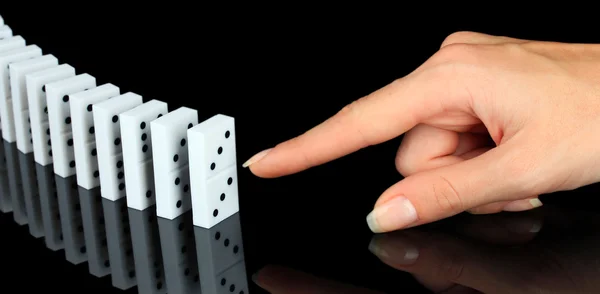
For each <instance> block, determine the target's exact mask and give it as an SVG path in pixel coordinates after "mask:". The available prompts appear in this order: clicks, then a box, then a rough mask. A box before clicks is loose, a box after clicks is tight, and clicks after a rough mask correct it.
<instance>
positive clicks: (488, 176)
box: [244, 32, 600, 233]
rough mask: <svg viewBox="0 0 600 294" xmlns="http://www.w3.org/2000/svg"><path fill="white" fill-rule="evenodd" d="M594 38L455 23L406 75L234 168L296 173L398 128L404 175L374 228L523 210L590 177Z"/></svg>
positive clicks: (597, 177)
mask: <svg viewBox="0 0 600 294" xmlns="http://www.w3.org/2000/svg"><path fill="white" fill-rule="evenodd" d="M599 130H600V45H595V44H567V43H557V42H540V41H530V40H521V39H514V38H509V37H499V36H491V35H486V34H480V33H475V32H458V33H454V34H452V35H450V36H448V37H447V38H446V39H445V40H444V42H443V43H442V45H441V48H440V50H439V51H438V52H437V53H435V54H434V55H433V56H431V57H430V58H429V59H428V60H427V61H426V62H425V63H424V64H422V65H421V66H420V67H418V68H417V69H415V70H414V71H413V72H411V73H410V74H408V75H407V76H405V77H402V78H399V79H397V80H395V81H393V82H391V83H390V84H388V85H386V86H384V87H383V88H381V89H379V90H377V91H375V92H373V93H371V94H370V95H368V96H366V97H362V98H360V99H358V100H356V101H354V102H352V103H350V104H349V105H348V106H346V107H344V108H343V109H342V110H341V111H339V112H338V113H337V114H335V115H334V116H332V117H331V118H329V119H328V120H326V121H324V122H323V123H322V124H320V125H318V126H316V127H314V128H312V129H310V130H309V131H307V132H306V133H304V134H302V135H300V136H298V137H296V138H293V139H291V140H288V141H286V142H283V143H280V144H278V145H277V146H275V147H273V148H270V149H267V150H265V151H263V152H260V153H258V154H257V155H255V156H253V157H252V158H251V159H249V160H248V161H247V162H246V163H245V164H244V166H246V167H249V168H250V170H251V171H252V173H254V174H255V175H256V176H259V177H263V178H275V177H281V176H284V175H290V174H294V173H298V172H301V171H303V170H306V169H308V168H311V167H314V166H317V165H321V164H324V163H327V162H330V161H333V160H335V159H337V158H340V157H342V156H345V155H348V154H350V153H353V152H355V151H358V150H359V149H362V148H366V147H368V146H372V145H376V144H380V143H383V142H386V141H388V140H391V139H393V138H395V137H398V136H400V135H402V134H405V136H404V139H403V141H402V144H401V146H400V148H399V149H398V153H397V155H396V160H395V164H396V167H397V170H398V171H399V172H400V173H401V174H402V175H403V176H405V178H404V179H402V180H401V181H399V182H398V183H396V184H394V185H393V186H391V187H390V188H389V189H387V190H386V191H385V192H384V193H383V194H382V195H381V196H380V198H379V199H378V200H377V202H376V203H375V206H374V209H373V211H372V212H371V213H370V214H369V215H368V216H367V223H368V225H369V227H370V228H371V230H372V231H373V232H376V233H380V232H389V231H394V230H400V229H404V228H408V227H414V226H418V225H421V224H425V223H429V222H433V221H436V220H440V219H443V218H447V217H450V216H452V215H455V214H458V213H461V212H463V211H468V212H471V213H476V214H485V213H496V212H500V211H523V210H529V209H533V208H536V207H539V206H541V205H542V203H541V202H540V201H539V199H538V198H537V197H538V195H540V194H544V193H550V192H555V191H561V190H572V189H575V188H578V187H581V186H584V185H588V184H592V183H595V182H598V181H600V152H599V150H600V131H599Z"/></svg>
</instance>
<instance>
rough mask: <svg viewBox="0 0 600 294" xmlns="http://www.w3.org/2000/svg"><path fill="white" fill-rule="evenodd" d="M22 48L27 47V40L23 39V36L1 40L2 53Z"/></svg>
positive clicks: (0, 49) (0, 50)
mask: <svg viewBox="0 0 600 294" xmlns="http://www.w3.org/2000/svg"><path fill="white" fill-rule="evenodd" d="M20 47H25V39H23V37H21V36H14V37H9V38H6V39H3V40H0V53H1V52H5V51H9V50H13V49H17V48H20Z"/></svg>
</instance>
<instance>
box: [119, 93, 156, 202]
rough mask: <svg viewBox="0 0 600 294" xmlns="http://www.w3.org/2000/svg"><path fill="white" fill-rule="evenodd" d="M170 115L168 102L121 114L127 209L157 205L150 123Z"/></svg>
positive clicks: (149, 102) (150, 102)
mask: <svg viewBox="0 0 600 294" xmlns="http://www.w3.org/2000/svg"><path fill="white" fill-rule="evenodd" d="M167 113H168V106H167V103H165V102H162V101H158V100H151V101H148V102H146V103H144V104H142V105H140V106H138V107H136V108H133V109H131V110H128V111H126V112H123V113H121V115H120V120H121V135H122V141H123V143H122V144H123V163H124V167H125V186H126V189H125V190H126V192H127V206H128V207H130V208H133V209H136V210H144V209H146V208H148V207H150V206H152V205H154V204H155V203H156V197H155V194H156V193H155V190H154V171H153V164H152V135H151V133H152V132H150V124H151V122H152V121H153V120H155V119H157V118H159V117H161V116H163V115H165V114H167Z"/></svg>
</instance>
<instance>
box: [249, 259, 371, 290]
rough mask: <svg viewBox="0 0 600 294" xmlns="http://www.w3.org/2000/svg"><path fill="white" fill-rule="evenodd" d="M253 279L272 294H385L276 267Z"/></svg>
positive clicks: (260, 272)
mask: <svg viewBox="0 0 600 294" xmlns="http://www.w3.org/2000/svg"><path fill="white" fill-rule="evenodd" d="M253 279H254V281H255V283H256V284H257V285H258V286H260V287H261V288H263V289H265V290H266V291H268V292H269V293H272V294H341V293H343V294H383V293H382V292H378V291H374V290H369V289H364V288H360V287H355V286H351V285H348V284H342V283H339V282H334V281H331V280H325V279H321V278H318V277H315V276H312V275H309V274H306V273H303V272H300V271H296V270H293V269H289V268H286V267H281V266H274V265H270V266H266V267H264V268H263V269H261V270H260V271H259V272H258V273H256V275H255V276H254V277H253Z"/></svg>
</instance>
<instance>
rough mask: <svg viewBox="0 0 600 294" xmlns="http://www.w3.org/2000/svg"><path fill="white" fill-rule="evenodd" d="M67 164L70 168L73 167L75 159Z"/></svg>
mask: <svg viewBox="0 0 600 294" xmlns="http://www.w3.org/2000/svg"><path fill="white" fill-rule="evenodd" d="M69 166H70V167H71V168H73V167H75V161H74V160H71V162H69Z"/></svg>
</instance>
